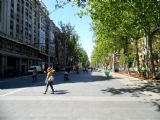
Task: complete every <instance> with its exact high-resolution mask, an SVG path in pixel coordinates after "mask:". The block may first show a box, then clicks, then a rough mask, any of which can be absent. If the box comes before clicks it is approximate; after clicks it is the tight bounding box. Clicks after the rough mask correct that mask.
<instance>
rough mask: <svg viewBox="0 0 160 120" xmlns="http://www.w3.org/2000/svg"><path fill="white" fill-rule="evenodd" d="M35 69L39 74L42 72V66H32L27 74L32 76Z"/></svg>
mask: <svg viewBox="0 0 160 120" xmlns="http://www.w3.org/2000/svg"><path fill="white" fill-rule="evenodd" d="M34 69H36V70H37V72H38V73H41V72H42V68H41V66H30V67H29V69H28V71H27V74H32V73H33V71H34Z"/></svg>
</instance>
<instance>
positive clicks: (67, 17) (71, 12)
mask: <svg viewBox="0 0 160 120" xmlns="http://www.w3.org/2000/svg"><path fill="white" fill-rule="evenodd" d="M42 1H43V3H44V4H45V5H46V7H47V10H48V11H49V12H52V11H53V10H54V9H55V8H54V6H55V2H56V0H42ZM78 11H79V8H78V7H76V6H74V7H73V6H72V5H71V4H67V5H65V6H64V8H62V9H57V10H56V11H54V12H53V13H51V14H50V18H51V20H53V22H54V23H55V24H56V25H57V26H59V22H60V21H62V23H64V24H67V23H70V24H71V25H72V26H74V27H75V30H76V31H77V34H78V35H79V36H80V44H81V46H82V47H83V48H84V50H85V51H86V52H87V55H88V57H89V59H90V57H91V53H92V50H93V42H92V36H93V32H92V31H91V30H90V24H91V18H90V17H89V16H84V17H82V18H80V17H79V16H77V15H75V14H76V13H77V12H78Z"/></svg>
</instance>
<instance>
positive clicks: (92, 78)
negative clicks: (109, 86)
mask: <svg viewBox="0 0 160 120" xmlns="http://www.w3.org/2000/svg"><path fill="white" fill-rule="evenodd" d="M63 75H64V74H63V72H57V73H56V74H55V81H54V85H56V84H65V83H78V82H82V83H89V82H96V81H110V80H117V79H122V78H119V77H112V76H109V77H106V76H103V75H102V74H101V73H97V74H96V75H92V73H91V72H88V73H83V72H80V73H79V74H76V73H75V72H71V73H70V74H69V80H68V81H64V76H63ZM44 81H45V74H40V75H39V76H38V80H37V81H35V82H33V83H32V77H31V76H24V77H18V78H13V79H10V80H6V81H0V89H13V88H25V87H39V86H45V83H44ZM59 94H60V93H59Z"/></svg>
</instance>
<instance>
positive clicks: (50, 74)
mask: <svg viewBox="0 0 160 120" xmlns="http://www.w3.org/2000/svg"><path fill="white" fill-rule="evenodd" d="M54 72H55V70H54V69H53V68H52V67H48V69H47V76H46V79H45V83H46V90H45V92H44V94H46V93H47V91H48V86H50V87H51V89H52V93H53V94H54V89H53V80H54V76H53V73H54Z"/></svg>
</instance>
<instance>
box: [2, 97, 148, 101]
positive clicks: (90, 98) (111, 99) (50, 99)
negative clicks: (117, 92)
mask: <svg viewBox="0 0 160 120" xmlns="http://www.w3.org/2000/svg"><path fill="white" fill-rule="evenodd" d="M6 100H7V101H8V100H11V101H81V102H83V101H84V102H85V101H89V102H105V101H122V102H125V101H128V102H133V101H150V99H149V98H146V97H141V98H137V97H111V96H110V97H107V96H106V97H105V96H57V95H53V96H5V97H0V101H6Z"/></svg>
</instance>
